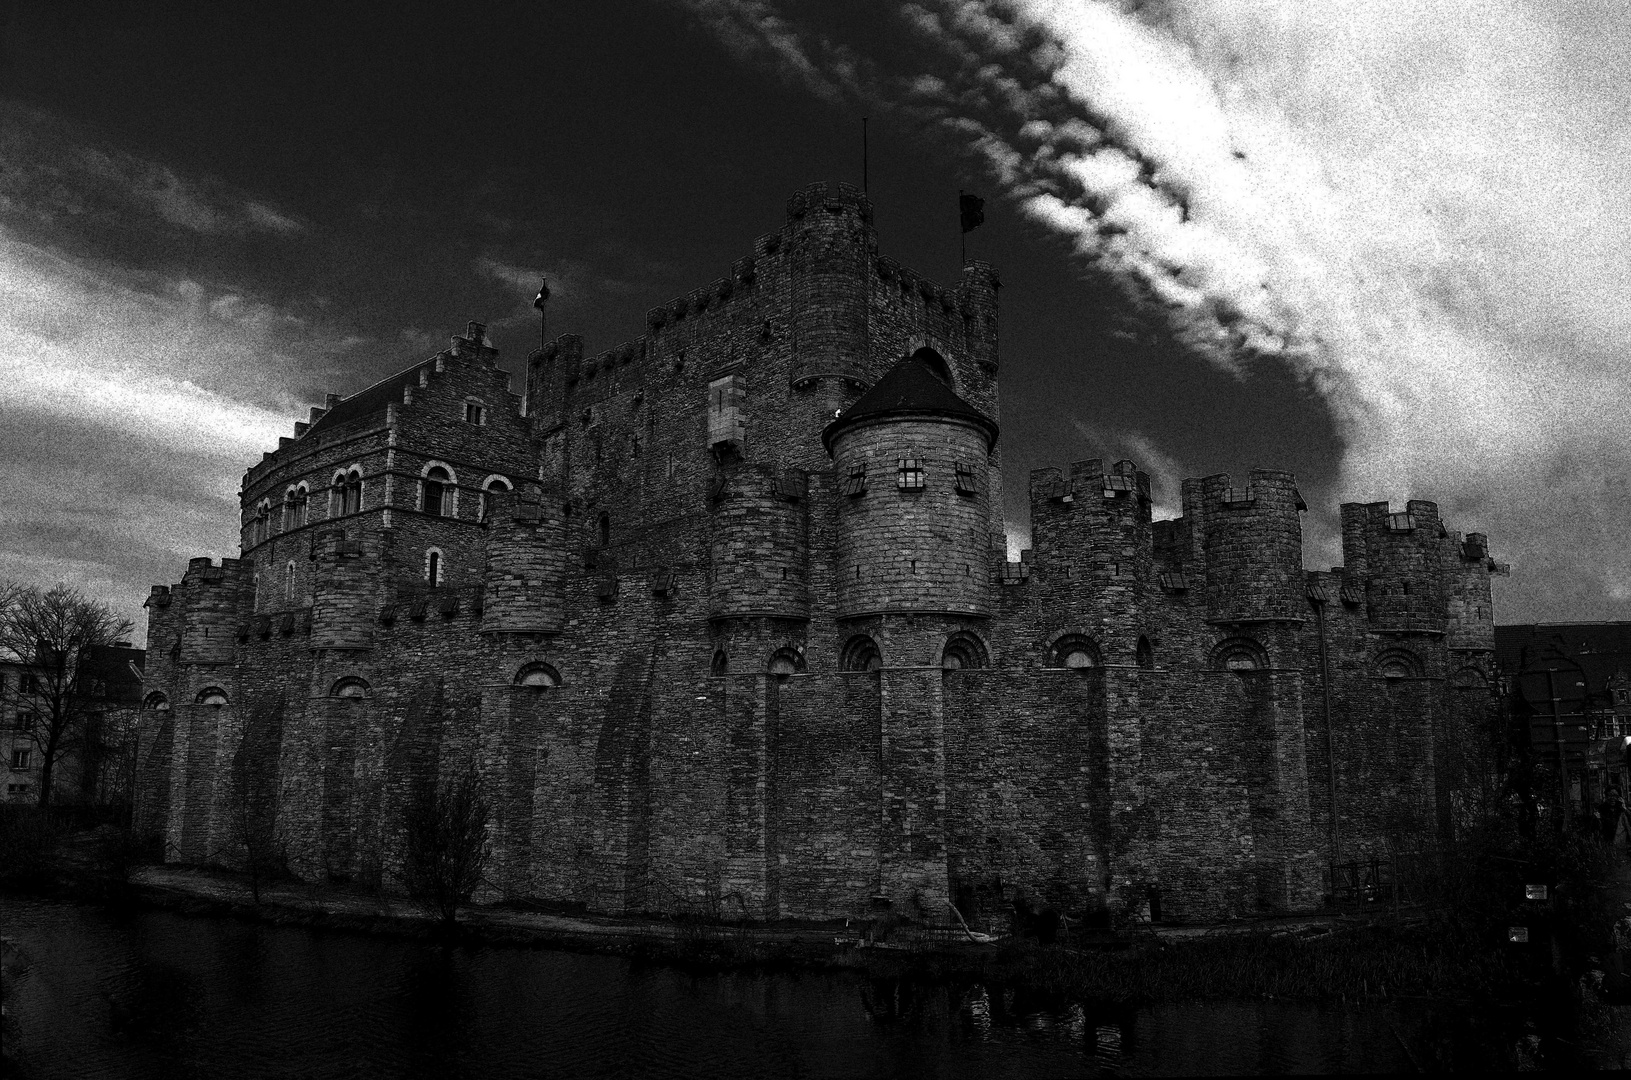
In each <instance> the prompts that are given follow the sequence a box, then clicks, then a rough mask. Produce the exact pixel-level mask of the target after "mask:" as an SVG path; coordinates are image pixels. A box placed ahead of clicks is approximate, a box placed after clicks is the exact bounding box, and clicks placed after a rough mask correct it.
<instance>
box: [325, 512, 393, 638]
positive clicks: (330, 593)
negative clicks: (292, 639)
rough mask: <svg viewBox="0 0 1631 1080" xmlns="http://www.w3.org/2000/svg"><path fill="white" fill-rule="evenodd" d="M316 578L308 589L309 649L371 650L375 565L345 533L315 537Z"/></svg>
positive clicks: (334, 531)
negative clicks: (309, 607)
mask: <svg viewBox="0 0 1631 1080" xmlns="http://www.w3.org/2000/svg"><path fill="white" fill-rule="evenodd" d="M316 560H317V568H316V577H315V581H314V583H313V589H312V613H311V647H312V648H314V649H371V648H373V646H374V621H375V616H376V615H377V614H378V596H377V594H376V590H377V579H378V577H379V562H378V558H377V556H376V557H369V555H368V554H366V553H365V551H364V548H363V545H362V543H361V541H357V540H347V539H346V537H345V530H343V529H331V530H327V531H325V532H321V533H318V534H317V548H316Z"/></svg>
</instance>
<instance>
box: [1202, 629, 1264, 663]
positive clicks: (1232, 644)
mask: <svg viewBox="0 0 1631 1080" xmlns="http://www.w3.org/2000/svg"><path fill="white" fill-rule="evenodd" d="M1211 663H1212V667H1213V668H1214V669H1216V670H1218V671H1262V670H1265V669H1266V668H1267V667H1268V666H1269V654H1268V650H1267V649H1265V648H1263V646H1262V644H1261V643H1260V642H1258V641H1256V640H1255V639H1253V638H1249V637H1227V638H1224V639H1223V640H1222V641H1220V642H1218V643H1217V644H1216V645H1214V646H1212V657H1211Z"/></svg>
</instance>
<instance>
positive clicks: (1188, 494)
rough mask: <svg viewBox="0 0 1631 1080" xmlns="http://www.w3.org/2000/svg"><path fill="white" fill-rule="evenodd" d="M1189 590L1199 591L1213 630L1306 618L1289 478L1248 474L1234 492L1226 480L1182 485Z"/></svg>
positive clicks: (1295, 503)
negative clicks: (1199, 587) (1201, 589)
mask: <svg viewBox="0 0 1631 1080" xmlns="http://www.w3.org/2000/svg"><path fill="white" fill-rule="evenodd" d="M1183 505H1184V519H1185V520H1186V521H1187V522H1188V529H1187V532H1188V535H1187V536H1185V537H1183V539H1184V540H1185V541H1187V544H1188V550H1187V551H1185V552H1183V555H1184V560H1185V564H1186V568H1187V567H1193V568H1194V570H1192V571H1190V574H1189V576H1190V579H1191V586H1192V587H1193V586H1195V585H1197V584H1199V585H1203V586H1204V588H1205V598H1206V612H1207V618H1208V620H1209V621H1211V622H1218V623H1250V622H1272V621H1300V620H1301V619H1302V618H1303V617H1304V616H1305V615H1306V613H1307V610H1308V608H1307V599H1306V597H1305V595H1304V583H1303V561H1302V520H1301V518H1300V517H1299V516H1298V515H1299V514H1300V512H1301V511H1303V510H1306V509H1307V506H1306V505H1305V504H1304V502H1303V499H1302V496H1301V495H1300V494H1299V493H1298V491H1297V479H1296V477H1295V476H1293V475H1292V474H1291V473H1288V472H1276V471H1272V470H1268V469H1253V470H1252V471H1251V473H1250V474H1249V477H1248V479H1247V482H1246V485H1245V486H1244V487H1237V486H1236V485H1235V483H1234V481H1233V480H1232V479H1231V478H1230V476H1229V475H1228V474H1227V473H1220V474H1217V475H1214V476H1208V477H1204V478H1202V479H1188V480H1185V481H1184V485H1183Z"/></svg>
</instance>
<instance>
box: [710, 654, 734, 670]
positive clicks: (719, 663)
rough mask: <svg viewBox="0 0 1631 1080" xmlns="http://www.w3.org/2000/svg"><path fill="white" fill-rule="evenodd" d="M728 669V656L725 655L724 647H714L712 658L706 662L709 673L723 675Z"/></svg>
mask: <svg viewBox="0 0 1631 1080" xmlns="http://www.w3.org/2000/svg"><path fill="white" fill-rule="evenodd" d="M729 670H730V658H729V657H727V656H726V655H725V650H724V649H715V650H714V658H713V660H712V661H711V662H710V663H709V664H708V673H709V674H710V675H723V674H725V673H726V672H727V671H729Z"/></svg>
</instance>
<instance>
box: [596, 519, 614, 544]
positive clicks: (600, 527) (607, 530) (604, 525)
mask: <svg viewBox="0 0 1631 1080" xmlns="http://www.w3.org/2000/svg"><path fill="white" fill-rule="evenodd" d="M595 542H596V543H597V544H599V545H600V546H601V547H610V546H611V543H612V515H611V514H609V513H607V512H606V511H604V510H602V511H601V513H600V516H599V517H598V518H596V519H595Z"/></svg>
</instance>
